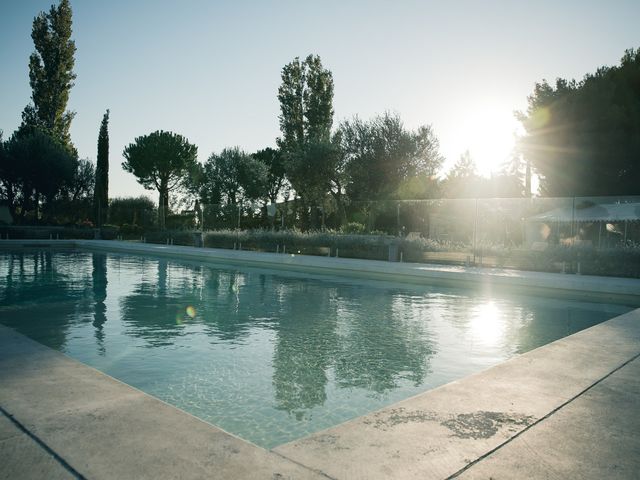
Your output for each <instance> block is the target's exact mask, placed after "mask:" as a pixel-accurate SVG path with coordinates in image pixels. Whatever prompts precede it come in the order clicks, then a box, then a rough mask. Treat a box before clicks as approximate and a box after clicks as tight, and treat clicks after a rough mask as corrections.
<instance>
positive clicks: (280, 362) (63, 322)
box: [0, 250, 631, 448]
mask: <svg viewBox="0 0 640 480" xmlns="http://www.w3.org/2000/svg"><path fill="white" fill-rule="evenodd" d="M629 310H631V307H626V306H620V305H608V304H597V303H587V302H578V301H570V300H560V299H551V298H539V297H523V296H518V297H515V296H507V295H499V296H496V295H495V294H494V295H493V296H488V295H483V294H481V293H478V292H472V291H469V290H463V289H452V288H445V287H432V286H412V285H404V284H392V283H384V282H379V281H366V280H355V279H349V278H341V277H330V276H322V277H321V276H305V275H302V274H294V273H287V272H285V271H275V270H260V269H252V268H237V267H231V266H214V265H210V264H206V265H204V264H197V263H194V262H191V263H190V262H183V261H180V260H169V259H163V258H153V257H145V256H126V255H119V254H105V253H90V252H84V251H67V252H64V251H59V252H55V251H54V252H52V251H24V250H23V251H22V252H7V251H4V252H0V323H3V324H4V325H7V326H9V327H12V328H14V329H16V330H17V331H19V332H20V333H22V334H24V335H27V336H29V337H31V338H33V339H34V340H37V341H38V342H41V343H43V344H44V345H47V346H49V347H51V348H54V349H56V350H59V351H61V352H64V353H65V354H67V355H69V356H70V357H72V358H74V359H77V360H79V361H81V362H83V363H85V364H87V365H90V366H92V367H95V368H97V369H99V370H101V371H103V372H105V373H107V374H109V375H111V376H113V377H115V378H117V379H119V380H121V381H123V382H125V383H127V384H130V385H132V386H134V387H137V388H139V389H141V390H143V391H145V392H147V393H149V394H151V395H154V396H156V397H158V398H160V399H162V400H164V401H166V402H168V403H170V404H172V405H175V406H176V407H179V408H181V409H183V410H185V411H187V412H189V413H192V414H193V415H196V416H198V417H200V418H202V419H204V420H206V421H209V422H211V423H213V424H215V425H217V426H219V427H221V428H223V429H225V430H227V431H229V432H231V433H234V434H236V435H238V436H240V437H242V438H244V439H246V440H249V441H251V442H253V443H255V444H258V445H261V446H263V447H266V448H270V447H274V446H276V445H279V444H282V443H285V442H287V441H290V440H293V439H296V438H300V437H302V436H304V435H307V434H309V433H312V432H315V431H318V430H320V429H323V428H326V427H330V426H333V425H336V424H338V423H340V422H343V421H345V420H348V419H351V418H354V417H356V416H359V415H363V414H365V413H368V412H371V411H373V410H376V409H379V408H381V407H383V406H386V405H389V404H391V403H394V402H396V401H398V400H402V399H404V398H407V397H409V396H412V395H415V394H417V393H420V392H424V391H425V390H428V389H431V388H434V387H436V386H439V385H442V384H444V383H447V382H450V381H452V380H455V379H459V378H461V377H464V376H466V375H469V374H471V373H474V372H478V371H480V370H483V369H486V368H488V367H491V366H493V365H496V364H498V363H500V362H503V361H505V360H507V359H509V358H511V357H513V356H514V355H518V354H520V353H523V352H526V351H528V350H531V349H533V348H536V347H538V346H541V345H544V344H546V343H549V342H551V341H554V340H556V339H558V338H562V337H564V336H566V335H570V334H572V333H575V332H577V331H579V330H582V329H584V328H587V327H590V326H592V325H595V324H597V323H599V322H602V321H604V320H607V319H609V318H612V317H614V316H616V315H620V314H622V313H625V312H627V311H629Z"/></svg>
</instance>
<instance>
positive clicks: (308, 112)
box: [278, 55, 333, 153]
mask: <svg viewBox="0 0 640 480" xmlns="http://www.w3.org/2000/svg"><path fill="white" fill-rule="evenodd" d="M278 100H279V102H280V116H279V120H280V131H281V132H282V137H281V138H279V139H278V146H279V147H280V149H281V150H282V151H283V152H285V153H292V152H295V151H297V150H300V149H301V148H302V147H303V146H304V144H305V143H306V142H307V141H309V140H313V141H316V142H319V141H328V140H329V137H330V135H331V125H332V124H333V76H332V75H331V72H330V71H329V70H327V69H325V68H324V67H323V66H322V61H321V60H320V57H319V56H317V55H309V56H308V57H307V58H306V59H305V60H304V61H302V62H301V61H300V58H299V57H296V58H294V59H293V61H292V62H290V63H288V64H287V65H285V66H284V68H283V69H282V84H281V85H280V88H279V89H278Z"/></svg>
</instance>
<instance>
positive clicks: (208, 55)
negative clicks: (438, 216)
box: [0, 0, 640, 199]
mask: <svg viewBox="0 0 640 480" xmlns="http://www.w3.org/2000/svg"><path fill="white" fill-rule="evenodd" d="M52 3H53V1H52V0H3V4H2V15H1V16H0V65H2V68H1V69H0V78H1V79H2V80H1V84H0V85H1V88H0V129H1V130H3V131H4V136H5V138H7V137H8V136H9V135H10V134H11V132H13V131H14V130H15V129H16V128H17V127H18V125H19V124H20V114H21V112H22V110H23V108H24V106H25V105H26V104H27V103H28V102H29V101H30V96H31V89H30V87H29V77H28V59H29V55H30V54H31V52H32V51H33V50H34V47H33V42H32V40H31V24H32V21H33V17H34V16H35V15H37V14H38V12H40V11H43V10H48V9H49V7H50V5H51V4H52ZM71 5H72V8H73V36H72V38H73V39H74V40H75V42H76V47H77V52H76V63H75V72H76V74H77V79H76V81H75V86H74V87H73V89H72V90H71V94H70V100H69V105H68V108H69V109H71V110H73V111H75V112H76V117H75V119H74V121H73V124H72V127H71V137H72V141H73V142H74V144H75V145H76V147H77V149H78V152H79V154H80V157H81V158H88V159H89V160H91V161H93V162H95V159H96V152H97V138H98V130H99V126H100V121H101V120H102V116H103V114H104V112H105V110H106V109H107V108H108V109H110V111H111V114H110V124H109V135H110V155H109V165H110V166H109V168H110V172H109V175H110V184H109V196H110V197H117V196H131V195H140V194H146V195H150V196H152V197H153V198H154V199H155V196H156V195H155V194H154V193H153V192H150V191H146V190H144V189H143V188H142V187H141V186H140V185H139V184H138V183H137V182H136V180H135V177H133V175H131V174H129V173H126V172H124V171H123V170H122V168H121V163H122V161H123V158H122V151H123V149H124V148H125V146H127V145H128V144H129V143H131V142H133V141H134V139H135V138H136V137H138V136H141V135H146V134H148V133H150V132H153V131H155V130H169V131H173V132H176V133H179V134H181V135H183V136H185V137H186V138H187V139H189V141H190V142H192V143H194V144H196V145H197V146H198V158H199V160H200V161H201V162H204V161H205V160H206V159H207V158H208V157H209V155H211V154H212V153H213V152H219V151H220V150H222V149H223V148H225V147H232V146H239V147H240V148H242V149H244V150H246V151H247V152H253V151H256V150H258V149H261V148H265V147H267V146H275V139H276V138H277V137H278V135H279V133H280V132H279V124H278V114H279V104H278V100H277V89H278V86H279V85H280V81H281V79H280V72H281V70H282V67H283V66H284V65H285V64H287V63H288V62H290V61H291V60H292V59H293V58H294V57H296V56H298V57H306V56H307V55H308V54H309V53H313V54H317V55H320V57H321V58H322V62H323V64H324V66H325V67H326V68H328V69H329V70H331V72H332V74H333V79H334V85H335V94H334V110H335V117H334V126H337V125H338V124H339V123H340V122H341V121H343V120H345V119H349V118H351V117H352V116H354V115H358V116H359V117H360V118H362V119H365V120H366V119H369V118H371V117H373V116H375V115H377V114H380V113H383V112H384V111H391V112H395V113H398V114H399V115H400V116H401V118H402V119H403V121H404V123H405V126H406V127H407V128H409V129H415V128H417V127H419V126H420V125H431V126H432V128H433V130H434V132H435V134H436V135H437V137H438V139H439V141H440V151H441V153H442V154H443V155H444V156H445V158H446V162H445V165H444V168H443V174H444V172H446V170H447V169H449V168H451V166H452V165H453V164H454V163H455V162H456V161H457V160H458V158H459V157H460V155H461V154H462V153H463V152H464V151H465V150H469V151H470V153H471V156H472V158H473V159H474V160H475V161H476V163H477V165H478V169H479V171H480V173H481V174H483V175H487V176H488V175H491V173H492V172H494V173H495V172H497V171H498V170H499V169H500V166H501V165H502V164H503V163H504V161H506V160H507V159H508V158H509V154H510V149H511V148H512V145H513V135H514V133H517V131H518V128H519V125H518V123H517V122H516V120H515V119H514V116H513V112H514V111H517V110H525V109H526V106H527V96H528V95H530V94H531V92H532V91H533V88H534V85H535V83H536V82H540V81H542V80H543V79H548V80H550V81H555V79H556V78H557V77H562V78H576V79H581V78H582V77H583V76H584V75H585V74H586V73H589V72H593V71H595V70H596V69H597V68H598V67H600V66H604V65H616V64H618V63H619V60H620V58H621V57H622V55H623V53H624V50H625V49H628V48H638V47H640V37H639V36H638V35H637V32H638V29H637V21H638V19H639V18H640V2H639V1H637V0H629V1H625V0H618V1H616V0H612V1H607V2H605V1H602V0H598V1H592V0H582V1H562V2H560V1H557V0H554V1H536V0H529V1H517V0H512V1H491V0H485V1H482V2H480V1H464V0H458V1H448V2H445V1H440V2H434V1H426V0H423V1H409V0H405V1H402V0H397V1H393V2H392V1H376V0H358V1H356V0H353V1H349V0H342V1H333V0H325V1H322V2H310V1H307V2H303V1H299V0H298V1H295V0H291V1H285V0H282V1H266V0H263V1H248V0H247V1H242V0H238V1H226V2H223V1H212V0H208V1H205V0H184V1H181V2H175V1H173V0H172V1H168V0H136V1H132V0H110V1H108V2H105V1H103V0H71Z"/></svg>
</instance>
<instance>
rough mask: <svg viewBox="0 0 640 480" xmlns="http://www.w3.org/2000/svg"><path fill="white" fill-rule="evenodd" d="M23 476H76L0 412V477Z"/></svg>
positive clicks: (64, 479) (67, 479)
mask: <svg viewBox="0 0 640 480" xmlns="http://www.w3.org/2000/svg"><path fill="white" fill-rule="evenodd" d="M23 478H24V479H30V478H47V479H50V480H71V479H75V478H77V477H75V476H74V475H72V474H71V473H69V472H68V471H67V470H66V469H65V468H64V467H63V466H62V465H60V463H59V462H58V461H57V460H56V459H55V458H54V457H53V455H51V454H49V453H47V452H46V451H45V450H44V449H43V448H42V447H41V446H40V445H38V444H37V443H36V442H35V441H34V440H33V439H32V438H30V437H29V436H28V435H27V434H26V433H24V432H22V431H21V430H20V429H19V428H18V427H17V426H16V425H14V424H13V423H12V422H11V421H10V420H9V419H8V418H7V417H5V416H4V415H3V414H2V413H0V480H16V479H23Z"/></svg>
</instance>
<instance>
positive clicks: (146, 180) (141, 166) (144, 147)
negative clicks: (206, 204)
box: [122, 130, 198, 228]
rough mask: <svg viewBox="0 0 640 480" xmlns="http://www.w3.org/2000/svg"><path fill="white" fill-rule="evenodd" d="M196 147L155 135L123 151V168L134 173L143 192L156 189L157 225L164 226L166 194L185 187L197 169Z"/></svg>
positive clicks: (173, 137)
mask: <svg viewBox="0 0 640 480" xmlns="http://www.w3.org/2000/svg"><path fill="white" fill-rule="evenodd" d="M197 151H198V149H197V147H196V146H195V145H192V144H191V143H189V141H188V140H187V139H186V138H184V137H183V136H182V135H178V134H175V133H172V132H164V131H161V130H160V131H156V132H153V133H150V134H149V135H145V136H142V137H138V138H136V139H135V141H134V143H131V144H129V145H128V146H127V147H125V149H124V152H123V153H122V155H123V156H124V158H125V161H124V162H123V163H122V168H123V169H124V170H125V171H127V172H129V173H133V174H134V175H135V176H136V177H137V179H138V183H140V184H141V185H142V186H143V187H144V188H146V189H148V190H153V189H156V190H157V191H158V194H159V199H158V225H159V226H160V228H164V226H165V218H166V214H167V211H168V206H169V192H171V191H174V190H176V189H178V188H180V187H184V186H185V182H187V181H188V180H189V179H190V178H191V177H190V176H191V174H192V173H193V171H195V170H196V168H197V161H196V156H197Z"/></svg>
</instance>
